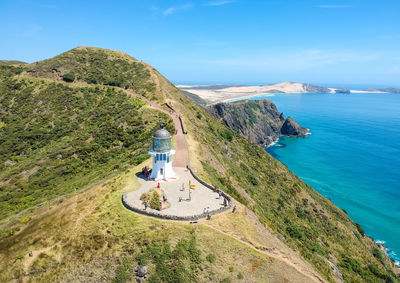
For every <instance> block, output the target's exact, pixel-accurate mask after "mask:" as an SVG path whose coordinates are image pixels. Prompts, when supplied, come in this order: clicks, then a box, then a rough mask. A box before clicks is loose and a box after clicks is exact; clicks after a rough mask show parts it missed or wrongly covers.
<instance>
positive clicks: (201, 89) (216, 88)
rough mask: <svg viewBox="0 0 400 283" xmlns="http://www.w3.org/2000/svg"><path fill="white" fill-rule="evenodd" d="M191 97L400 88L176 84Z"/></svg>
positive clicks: (226, 98)
mask: <svg viewBox="0 0 400 283" xmlns="http://www.w3.org/2000/svg"><path fill="white" fill-rule="evenodd" d="M176 87H178V88H179V89H180V90H182V91H184V92H185V93H186V94H187V93H190V94H191V97H192V98H193V96H196V97H197V99H198V100H201V101H203V102H204V103H205V104H216V103H220V102H229V101H231V100H236V99H244V98H251V97H254V96H259V95H262V94H268V93H271V94H273V93H371V92H373V93H386V92H391V93H397V92H393V90H396V91H398V92H400V89H391V88H386V89H366V90H349V89H346V88H328V87H323V86H317V85H312V84H308V83H296V82H283V83H278V84H269V85H262V86H244V85H176Z"/></svg>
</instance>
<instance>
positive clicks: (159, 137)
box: [149, 124, 176, 181]
mask: <svg viewBox="0 0 400 283" xmlns="http://www.w3.org/2000/svg"><path fill="white" fill-rule="evenodd" d="M149 154H150V155H151V156H152V157H153V168H152V171H151V175H150V178H152V179H154V180H166V181H168V179H174V178H175V177H176V175H175V173H174V170H173V169H172V156H173V155H174V154H175V150H173V149H172V147H171V135H170V133H169V132H168V131H167V130H166V129H164V124H161V127H160V129H158V130H157V131H155V133H154V135H153V149H152V150H150V151H149Z"/></svg>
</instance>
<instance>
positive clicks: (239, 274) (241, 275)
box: [237, 272, 244, 280]
mask: <svg viewBox="0 0 400 283" xmlns="http://www.w3.org/2000/svg"><path fill="white" fill-rule="evenodd" d="M237 278H238V279H239V280H242V279H243V278H244V277H243V274H242V273H241V272H239V273H238V275H237Z"/></svg>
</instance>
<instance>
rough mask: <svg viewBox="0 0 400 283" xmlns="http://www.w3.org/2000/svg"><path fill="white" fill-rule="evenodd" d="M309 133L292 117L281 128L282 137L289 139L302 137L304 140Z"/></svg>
mask: <svg viewBox="0 0 400 283" xmlns="http://www.w3.org/2000/svg"><path fill="white" fill-rule="evenodd" d="M307 133H308V129H307V128H303V127H301V126H300V125H299V123H297V122H296V121H295V120H293V119H292V118H291V117H288V118H287V119H286V120H285V122H284V123H283V125H282V127H281V135H284V136H288V137H302V138H304V137H305V136H306V134H307Z"/></svg>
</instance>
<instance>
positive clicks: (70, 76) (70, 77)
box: [62, 73, 75, 83]
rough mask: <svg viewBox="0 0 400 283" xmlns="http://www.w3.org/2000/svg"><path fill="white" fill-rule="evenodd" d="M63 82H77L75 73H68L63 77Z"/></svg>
mask: <svg viewBox="0 0 400 283" xmlns="http://www.w3.org/2000/svg"><path fill="white" fill-rule="evenodd" d="M62 78H63V80H64V81H66V82H67V83H71V82H73V81H74V80H75V75H74V74H73V73H66V74H64V75H63V77H62Z"/></svg>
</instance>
